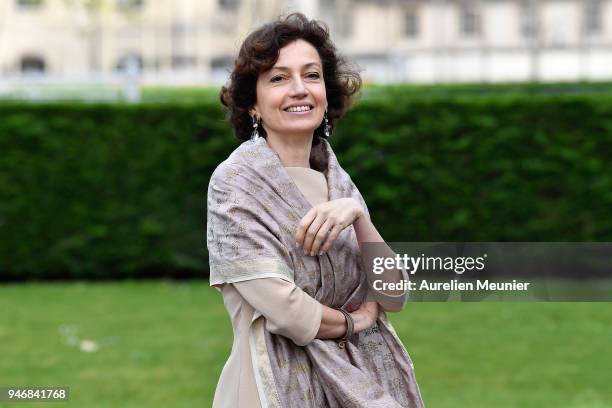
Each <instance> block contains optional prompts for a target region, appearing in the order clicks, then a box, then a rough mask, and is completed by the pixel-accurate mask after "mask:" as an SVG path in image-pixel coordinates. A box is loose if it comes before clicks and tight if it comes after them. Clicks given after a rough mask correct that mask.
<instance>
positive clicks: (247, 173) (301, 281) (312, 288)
mask: <svg viewBox="0 0 612 408" xmlns="http://www.w3.org/2000/svg"><path fill="white" fill-rule="evenodd" d="M310 164H311V167H312V168H314V169H316V170H319V171H322V172H323V174H324V175H325V177H326V179H327V184H328V189H329V199H330V200H335V199H338V198H342V197H353V198H355V199H356V200H358V201H359V202H360V203H361V205H363V207H364V208H365V209H366V214H367V207H366V204H365V202H364V200H363V197H362V196H361V194H360V193H359V191H358V190H357V187H355V184H354V183H353V182H352V180H351V178H350V177H349V175H348V174H347V173H346V172H345V171H344V170H343V169H342V168H341V167H340V165H339V164H338V161H337V159H336V156H335V154H334V153H333V151H332V149H331V146H330V145H329V143H328V142H327V141H326V140H322V142H321V143H320V144H319V145H318V146H314V147H313V148H312V151H311V156H310ZM310 208H312V207H311V205H310V204H309V202H308V201H307V199H306V197H304V195H303V194H302V193H301V191H300V190H299V189H298V187H297V186H296V184H295V183H294V182H293V180H292V178H291V176H289V174H288V173H287V171H286V170H285V168H284V167H283V165H282V163H281V161H280V158H279V156H278V154H277V153H276V152H275V151H274V150H272V149H271V148H270V147H269V145H268V143H267V141H266V139H264V138H259V139H257V140H254V141H247V142H244V143H242V144H241V145H240V146H239V147H238V148H237V149H236V150H234V152H233V153H232V154H231V155H230V156H229V158H228V159H227V160H225V161H224V162H223V163H221V164H220V165H219V166H218V167H217V169H216V170H215V171H214V173H213V175H212V177H211V179H210V184H209V186H208V220H207V241H208V251H209V259H210V285H211V286H213V285H220V284H223V283H231V282H238V281H242V280H247V279H254V278H263V277H280V278H283V279H286V280H289V281H291V282H294V283H295V284H296V285H297V286H298V287H300V288H301V289H302V290H303V291H305V292H306V293H307V294H309V295H310V296H312V297H314V298H315V299H316V300H318V301H319V302H320V303H322V304H323V305H326V306H329V307H343V308H345V309H346V310H347V311H349V312H351V311H354V310H356V309H358V308H359V306H360V305H361V303H362V302H363V301H364V299H365V296H366V293H367V291H368V283H367V278H366V275H365V273H363V272H362V270H361V269H362V266H361V265H360V251H359V245H358V242H357V238H356V236H355V230H354V228H353V226H352V225H351V226H349V227H348V228H346V229H345V230H344V231H342V233H340V235H339V236H338V238H337V239H336V241H335V243H334V245H333V246H332V248H330V250H329V251H328V252H327V253H326V254H323V255H321V256H308V255H303V252H302V251H301V250H297V249H296V247H295V238H294V235H295V231H296V229H297V225H298V223H299V221H300V220H301V219H302V217H303V216H304V215H305V214H306V212H308V210H309V209H310ZM368 216H369V214H368ZM249 341H250V347H251V355H252V356H253V369H254V370H253V371H254V373H255V377H256V383H257V389H258V392H259V396H260V400H261V405H262V407H263V408H266V407H271V408H272V407H274V408H276V407H278V408H281V407H283V408H284V407H299V408H310V407H312V408H322V407H355V408H357V407H359V408H374V407H380V408H392V407H398V408H399V407H422V406H423V402H422V400H421V395H420V392H419V388H418V385H417V383H416V379H415V376H414V368H413V364H412V361H411V359H410V357H409V356H408V353H407V351H406V349H405V348H404V346H403V345H402V343H401V341H400V339H399V337H398V336H397V334H396V332H395V330H394V328H393V326H392V325H391V322H390V321H389V320H388V318H387V316H386V314H385V312H384V311H383V310H382V309H380V312H379V316H378V320H377V323H376V325H374V326H373V327H372V328H370V329H367V330H364V331H362V332H360V333H358V334H356V335H354V336H353V337H352V338H351V340H350V342H347V344H346V346H345V348H343V349H341V348H339V347H338V345H337V344H336V342H335V341H334V340H332V339H318V338H317V339H314V340H313V341H312V342H310V343H309V344H307V345H306V346H303V347H300V346H297V345H296V344H295V343H293V341H291V340H290V339H288V338H286V337H283V336H281V335H277V334H274V333H270V332H269V331H268V330H266V328H265V324H264V317H263V316H261V314H259V313H258V312H256V313H255V315H254V317H253V320H252V322H251V326H250V333H249Z"/></svg>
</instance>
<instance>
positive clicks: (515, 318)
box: [0, 281, 612, 408]
mask: <svg viewBox="0 0 612 408" xmlns="http://www.w3.org/2000/svg"><path fill="white" fill-rule="evenodd" d="M390 317H391V319H392V321H393V324H394V326H395V328H396V330H397V331H398V333H399V335H400V337H401V338H402V340H403V341H404V344H405V345H406V346H407V348H408V351H409V353H410V355H411V357H412V359H413V361H414V364H415V369H416V374H417V378H418V380H419V384H420V387H421V392H422V394H423V398H424V400H425V403H426V405H427V406H428V407H429V408H437V407H612V391H610V390H611V388H610V384H612V352H611V350H610V347H611V346H610V345H612V303H494V302H486V303H409V304H408V306H407V307H406V309H405V310H404V311H403V312H401V313H397V314H390ZM231 342H232V332H231V325H230V321H229V317H228V316H227V314H226V311H225V309H224V307H223V302H222V299H221V296H220V294H218V293H217V292H216V291H215V290H213V289H211V288H209V287H208V282H206V281H196V282H186V283H172V282H165V281H152V282H121V283H61V284H58V283H51V284H25V285H21V284H11V285H1V286H0V387H8V386H25V385H30V386H60V385H65V386H69V387H70V393H71V394H70V402H68V403H56V404H53V405H51V406H73V407H195V406H200V407H209V406H211V404H212V396H213V393H214V389H215V386H216V382H217V379H218V377H219V373H220V372H221V368H222V367H223V364H224V362H225V360H226V358H227V356H228V354H229V352H230V349H231ZM83 349H84V350H83ZM86 350H90V351H86ZM11 406H14V407H24V406H27V405H23V404H9V403H1V402H0V407H11Z"/></svg>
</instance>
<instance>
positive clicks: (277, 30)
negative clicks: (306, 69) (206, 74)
mask: <svg viewBox="0 0 612 408" xmlns="http://www.w3.org/2000/svg"><path fill="white" fill-rule="evenodd" d="M298 39H302V40H304V41H307V42H308V43H310V44H311V45H312V46H313V47H314V48H316V50H317V51H318V53H319V57H320V58H321V63H322V64H323V79H324V81H325V91H326V94H327V104H328V106H327V118H328V120H329V125H330V126H331V127H332V128H333V127H334V123H335V121H336V120H337V119H339V118H341V117H342V116H343V115H344V114H345V113H346V111H347V110H348V109H349V108H350V107H351V105H352V103H353V97H354V96H355V95H356V94H357V92H358V91H359V89H360V88H361V77H360V75H359V72H358V71H356V70H354V69H353V68H352V67H350V66H349V63H348V62H347V60H346V59H345V58H344V57H342V56H340V55H338V53H337V52H336V47H335V46H334V44H333V43H332V42H331V39H330V36H329V28H328V27H327V25H326V24H325V23H323V22H319V21H316V20H309V19H308V18H307V17H306V16H304V15H303V14H301V13H292V14H289V15H288V16H286V17H284V18H279V19H278V20H277V21H274V22H271V23H268V24H265V25H263V26H262V27H260V28H258V29H257V30H255V31H253V32H252V33H251V34H249V36H248V37H247V38H246V39H245V40H244V42H243V43H242V46H241V47H240V51H239V53H238V57H237V58H236V60H235V62H234V69H233V71H232V73H231V75H230V78H229V81H228V83H227V84H226V85H225V86H223V87H222V88H221V92H220V94H219V99H220V100H221V103H222V104H223V105H225V106H226V107H227V109H228V119H229V122H230V124H231V126H232V128H233V130H234V134H235V135H236V136H237V137H238V138H239V139H240V140H248V139H249V137H250V135H251V131H252V130H253V123H252V119H251V116H250V114H249V110H250V109H252V108H253V106H254V105H255V103H256V102H257V92H256V85H257V77H258V76H259V74H260V73H263V72H266V71H268V70H270V69H271V68H272V67H273V66H274V64H275V63H276V61H277V60H278V57H279V53H280V50H281V48H283V47H284V46H285V45H287V44H289V43H291V42H293V41H295V40H298ZM323 128H324V123H322V124H321V125H320V126H319V127H318V128H317V129H315V132H314V135H313V145H315V146H316V145H318V144H319V142H320V138H325V133H324V129H323ZM258 131H259V134H260V135H261V136H262V137H266V131H265V130H264V129H263V126H261V127H260V128H259V130H258Z"/></svg>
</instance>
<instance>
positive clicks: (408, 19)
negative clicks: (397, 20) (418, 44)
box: [404, 8, 419, 38]
mask: <svg viewBox="0 0 612 408" xmlns="http://www.w3.org/2000/svg"><path fill="white" fill-rule="evenodd" d="M404 35H405V36H406V37H410V38H414V37H418V35H419V14H418V11H417V9H415V8H411V9H409V10H407V11H406V12H405V13H404Z"/></svg>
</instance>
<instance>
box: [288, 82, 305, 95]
mask: <svg viewBox="0 0 612 408" xmlns="http://www.w3.org/2000/svg"><path fill="white" fill-rule="evenodd" d="M305 93H306V87H305V86H304V82H303V81H302V79H301V78H298V79H296V80H294V81H293V84H292V86H291V94H292V95H302V94H305Z"/></svg>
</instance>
